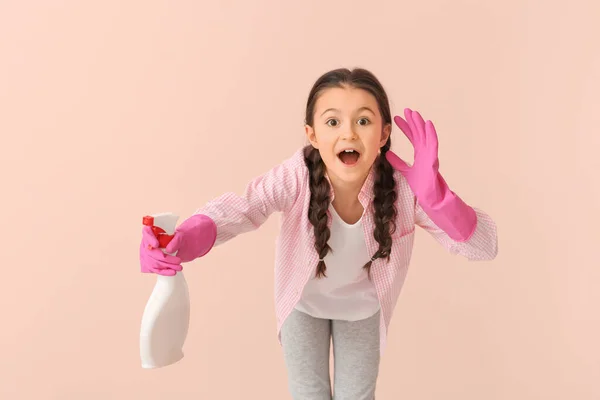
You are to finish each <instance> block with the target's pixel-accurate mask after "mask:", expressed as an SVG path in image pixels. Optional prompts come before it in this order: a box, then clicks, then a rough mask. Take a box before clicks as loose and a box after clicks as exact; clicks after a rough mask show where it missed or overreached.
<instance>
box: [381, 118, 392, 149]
mask: <svg viewBox="0 0 600 400" xmlns="http://www.w3.org/2000/svg"><path fill="white" fill-rule="evenodd" d="M391 133H392V125H391V124H385V126H384V127H383V131H382V132H381V141H380V142H379V147H380V148H381V147H383V146H385V144H386V142H387V141H388V139H389V138H390V135H391Z"/></svg>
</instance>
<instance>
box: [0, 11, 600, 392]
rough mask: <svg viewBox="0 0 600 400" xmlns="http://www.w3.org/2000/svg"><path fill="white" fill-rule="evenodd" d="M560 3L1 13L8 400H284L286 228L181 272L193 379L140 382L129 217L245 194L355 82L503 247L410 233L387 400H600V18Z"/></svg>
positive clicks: (156, 376)
mask: <svg viewBox="0 0 600 400" xmlns="http://www.w3.org/2000/svg"><path fill="white" fill-rule="evenodd" d="M550 3H552V2H549V1H542V0H539V1H533V0H528V1H524V0H518V1H517V0H512V1H475V0H471V1H468V0H460V1H442V0H436V1H426V2H417V1H411V2H408V1H403V2H398V1H394V2H392V1H389V2H378V1H370V2H359V1H353V2H348V1H343V2H342V1H328V2H320V1H303V2H283V1H266V0H263V1H256V0H255V1H252V2H242V1H237V2H233V1H223V2H216V1H215V2H200V1H196V2H193V1H179V2H166V1H162V2H161V1H125V2H124V1H108V2H99V1H98V2H78V1H16V0H15V1H3V2H1V3H0V41H1V42H0V57H1V58H0V132H1V134H2V142H1V143H2V144H1V150H2V157H1V159H0V174H2V197H1V199H2V200H1V201H2V203H1V206H2V210H3V212H4V214H3V215H2V217H1V220H2V232H1V233H0V235H1V240H2V244H3V248H4V250H3V254H2V260H3V265H2V270H3V272H2V275H1V276H2V278H1V279H2V284H1V290H0V304H1V307H2V308H1V311H2V316H1V318H2V319H1V324H2V325H1V328H0V398H2V399H7V400H11V399H61V400H63V399H89V400H92V399H143V400H153V399H166V398H171V399H179V400H184V399H205V398H211V399H240V398H251V399H287V398H289V396H288V394H287V387H286V372H285V370H284V367H283V361H282V357H281V354H280V348H279V345H278V344H277V341H276V337H275V321H274V311H273V300H272V296H273V291H272V285H273V276H272V273H273V271H272V269H273V268H272V265H273V259H274V240H275V236H276V234H277V223H278V218H277V217H276V216H275V217H273V218H271V219H270V220H269V221H268V222H267V223H266V224H265V225H264V226H263V227H262V229H260V230H259V231H257V232H254V233H250V234H247V235H244V236H242V237H239V238H238V239H236V240H234V241H232V242H229V243H228V244H226V245H224V246H222V247H219V248H217V249H215V250H214V251H213V252H212V253H210V254H209V255H208V256H207V257H205V258H203V259H202V260H199V261H197V262H194V263H192V264H190V265H187V266H186V271H187V275H186V276H187V278H188V281H189V284H190V290H191V295H192V301H193V304H192V307H193V310H192V321H191V324H192V325H191V331H190V334H189V337H188V341H187V345H186V348H185V350H186V358H185V359H184V360H183V361H182V362H180V363H178V364H177V365H174V366H171V367H169V368H165V369H161V370H153V371H147V370H142V369H141V368H140V364H139V354H138V333H139V323H140V318H141V313H142V310H143V307H144V304H145V302H146V300H147V297H148V295H149V294H150V291H151V290H152V287H153V285H154V277H153V276H150V275H141V274H140V273H139V264H138V244H139V240H140V228H141V226H140V224H141V216H142V215H143V214H145V213H152V212H161V211H168V210H170V211H175V212H178V213H180V214H181V215H182V217H186V216H188V215H189V214H190V213H192V212H193V211H194V210H195V208H196V207H198V206H200V205H202V204H203V203H204V202H205V201H207V200H209V199H211V198H213V197H214V196H217V195H219V194H221V193H222V192H224V191H228V190H234V191H236V192H238V193H239V192H241V191H242V190H243V188H244V185H245V184H246V182H248V181H249V180H250V179H252V178H253V177H255V176H257V175H258V174H261V173H262V172H264V171H266V170H267V169H269V168H271V167H272V166H274V165H275V164H276V163H278V162H280V161H281V160H282V159H283V158H285V157H287V156H288V155H290V154H291V153H292V152H293V151H294V150H295V149H297V147H298V146H300V145H302V144H303V143H304V140H305V139H304V137H303V130H302V119H303V110H304V109H303V107H304V102H305V100H306V96H307V94H308V90H309V89H310V86H311V85H312V83H313V81H314V80H315V79H316V78H317V76H318V75H319V74H321V73H322V72H325V71H326V70H328V69H331V68H335V67H339V66H349V67H353V66H363V67H366V68H369V69H370V70H372V71H373V72H374V73H376V74H377V75H378V76H379V77H380V79H381V80H382V81H383V83H384V85H385V87H386V88H387V90H388V91H389V94H390V97H391V99H392V105H393V112H395V113H402V109H403V108H404V107H406V106H409V107H413V108H415V109H418V110H420V111H421V112H422V114H423V115H424V116H426V118H430V119H432V120H433V121H434V122H435V123H436V127H437V128H438V132H439V135H440V152H441V168H442V171H443V173H444V175H445V176H446V178H447V180H448V181H449V182H450V183H451V185H452V188H453V189H454V190H455V191H457V192H458V193H459V194H460V195H461V196H462V197H463V198H465V199H466V200H467V201H469V202H470V203H471V204H473V205H477V206H479V207H482V208H483V209H485V210H486V211H487V212H489V213H490V214H491V215H492V216H493V217H494V218H495V219H496V221H497V223H498V230H499V235H500V253H499V256H498V258H497V259H496V260H495V261H493V262H489V263H479V264H474V263H468V262H467V261H465V260H464V259H461V258H455V257H452V256H450V255H449V254H447V253H445V251H444V250H443V249H442V248H441V247H440V246H439V245H437V243H435V242H434V241H433V240H432V239H431V238H430V237H428V236H427V234H426V233H423V232H422V231H419V234H418V235H419V236H418V239H417V242H416V248H415V253H414V259H413V262H412V265H411V271H410V273H409V276H408V279H407V282H406V285H405V288H404V291H403V294H402V296H401V298H400V302H399V304H398V307H397V311H396V314H395V316H394V319H393V321H392V326H391V333H390V335H391V337H390V345H389V347H388V350H387V352H386V354H385V357H384V359H383V361H382V368H381V375H380V380H379V385H378V391H377V393H378V399H382V400H386V399H412V400H425V399H442V398H443V399H461V400H467V399H478V400H479V399H486V400H496V399H503V400H504V399H506V400H508V399H510V400H520V399H526V400H530V399H544V400H548V399H578V400H579V399H581V400H583V399H586V400H587V399H600V344H599V342H600V341H599V340H598V338H600V313H599V311H598V304H599V302H600V294H599V293H600V291H599V290H598V286H599V284H598V282H599V280H600V262H599V256H598V255H597V252H596V250H597V249H598V243H597V241H598V239H599V237H600V235H599V234H598V226H599V225H598V224H599V222H600V211H599V208H600V206H599V204H600V183H599V179H598V177H597V171H600V163H599V161H598V158H599V157H598V154H597V153H598V150H599V149H600V139H599V137H600V135H599V134H598V126H600V113H599V112H598V109H599V106H600V101H599V100H600V95H599V94H598V93H600V51H599V49H600V47H599V39H598V38H600V28H598V20H600V6H599V5H598V4H599V3H598V2H597V1H595V0H589V1H583V0H571V1H569V2H566V3H563V2H556V3H555V4H554V5H551V4H550ZM393 134H394V135H395V140H396V141H395V145H394V149H395V150H396V151H398V152H399V153H400V154H401V155H404V156H406V155H408V154H410V148H409V147H408V145H407V143H408V142H407V141H406V140H404V138H402V137H401V133H400V131H399V130H398V129H397V128H395V129H394V133H393ZM271 148H273V149H274V150H271ZM211 302H214V303H215V304H218V306H213V305H210V303H211Z"/></svg>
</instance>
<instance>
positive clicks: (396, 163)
mask: <svg viewBox="0 0 600 400" xmlns="http://www.w3.org/2000/svg"><path fill="white" fill-rule="evenodd" d="M385 158H386V159H387V160H388V162H389V163H390V164H391V165H392V167H393V168H394V169H396V170H398V171H400V172H406V171H408V170H409V169H410V167H409V166H408V164H407V163H406V162H405V161H404V160H403V159H401V158H400V157H398V156H397V155H396V153H394V152H393V151H387V152H386V153H385Z"/></svg>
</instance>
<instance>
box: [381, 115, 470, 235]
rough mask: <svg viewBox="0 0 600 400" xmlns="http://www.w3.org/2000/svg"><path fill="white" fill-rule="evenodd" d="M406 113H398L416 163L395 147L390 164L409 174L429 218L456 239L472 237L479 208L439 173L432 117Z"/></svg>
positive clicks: (397, 122) (397, 119)
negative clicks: (401, 115)
mask: <svg viewBox="0 0 600 400" xmlns="http://www.w3.org/2000/svg"><path fill="white" fill-rule="evenodd" d="M404 117H405V118H406V120H404V119H402V118H401V117H399V116H395V117H394V122H396V125H398V127H399V128H400V129H401V130H402V132H404V134H405V135H406V137H407V138H408V140H410V142H411V143H412V145H413V147H414V152H415V153H414V154H415V155H414V163H413V165H412V167H411V166H408V164H407V163H406V162H404V161H403V160H402V159H400V157H398V156H397V155H396V154H394V153H393V152H392V151H388V152H387V153H386V158H387V160H388V161H389V162H390V164H391V165H392V166H393V167H394V168H395V169H396V170H398V171H400V172H401V173H402V175H403V176H404V177H405V178H406V180H407V182H408V184H409V186H410V187H411V189H412V191H413V192H414V194H415V196H416V198H417V201H418V202H419V205H420V206H421V207H422V208H423V211H425V213H427V215H428V216H429V218H431V220H432V221H433V222H434V223H435V224H436V225H437V226H438V227H439V228H440V229H442V230H443V231H444V232H446V234H447V235H448V236H449V237H450V238H452V239H453V240H455V241H459V242H463V241H466V240H468V239H469V238H470V237H471V235H473V232H475V228H476V227H477V215H476V213H475V210H474V209H473V208H472V207H470V206H469V205H467V204H466V203H465V202H464V201H462V200H461V199H460V197H458V196H457V195H456V194H455V193H454V192H452V191H451V190H450V188H449V187H448V185H447V184H446V182H445V181H444V178H443V177H442V175H441V174H440V173H439V171H438V169H439V160H438V138H437V133H436V131H435V127H434V126H433V123H432V122H431V121H427V122H425V121H423V118H422V117H421V115H420V114H419V113H418V112H416V111H412V110H410V109H408V108H406V109H405V110H404Z"/></svg>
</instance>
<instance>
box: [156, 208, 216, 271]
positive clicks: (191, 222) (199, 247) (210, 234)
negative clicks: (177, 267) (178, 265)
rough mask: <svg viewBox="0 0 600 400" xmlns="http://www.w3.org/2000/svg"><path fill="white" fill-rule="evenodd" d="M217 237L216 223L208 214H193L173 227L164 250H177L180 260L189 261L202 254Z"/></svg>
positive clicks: (210, 247) (168, 251)
mask: <svg viewBox="0 0 600 400" xmlns="http://www.w3.org/2000/svg"><path fill="white" fill-rule="evenodd" d="M216 239H217V225H216V224H215V222H214V221H213V220H212V219H211V218H210V217H208V216H206V215H203V214H195V215H192V216H191V217H190V218H188V219H186V220H185V221H183V223H182V224H181V225H179V226H178V227H177V228H176V229H175V233H174V237H173V239H172V240H171V241H170V242H169V244H168V245H167V247H166V248H165V251H166V252H167V253H173V252H175V251H176V252H177V257H179V258H180V259H181V262H189V261H192V260H195V259H196V258H199V257H202V256H204V255H205V254H206V253H208V252H209V251H210V249H212V247H213V245H214V244H215V240H216Z"/></svg>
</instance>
